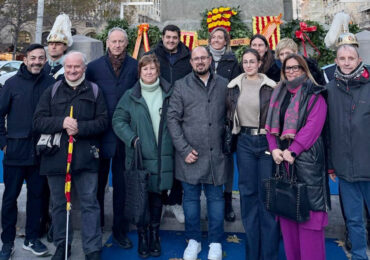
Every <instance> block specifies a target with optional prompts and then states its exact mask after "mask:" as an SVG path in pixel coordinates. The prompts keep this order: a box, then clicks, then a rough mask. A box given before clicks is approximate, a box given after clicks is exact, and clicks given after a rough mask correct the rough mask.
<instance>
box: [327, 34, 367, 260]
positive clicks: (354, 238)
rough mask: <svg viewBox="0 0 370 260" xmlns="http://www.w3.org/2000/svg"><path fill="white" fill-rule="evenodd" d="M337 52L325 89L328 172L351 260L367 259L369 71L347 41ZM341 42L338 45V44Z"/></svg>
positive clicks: (351, 38) (353, 47)
mask: <svg viewBox="0 0 370 260" xmlns="http://www.w3.org/2000/svg"><path fill="white" fill-rule="evenodd" d="M354 39H355V37H354V36H353V35H349V37H348V38H347V40H348V41H346V43H345V44H343V45H340V46H339V47H338V49H337V56H336V59H335V63H336V65H337V66H336V70H335V73H334V79H333V80H331V81H330V82H329V83H328V84H327V85H326V88H327V93H328V97H327V103H328V122H329V132H328V136H329V138H328V148H329V149H328V169H329V173H330V177H331V179H332V180H335V176H338V178H339V192H340V196H341V200H342V203H343V209H344V213H345V217H346V218H345V221H346V227H347V229H348V233H349V240H350V242H351V244H352V248H351V254H352V259H354V260H357V259H368V258H367V255H366V248H367V245H366V229H365V225H364V220H363V209H364V207H363V205H364V204H366V206H367V211H368V212H369V208H370V171H369V168H370V161H369V157H370V153H369V151H370V131H369V128H370V117H369V115H370V106H369V100H370V68H369V67H367V66H366V65H364V64H363V62H362V59H361V57H360V56H359V53H358V49H357V47H356V46H354V45H353V44H350V43H349V40H352V41H354ZM338 42H340V41H338Z"/></svg>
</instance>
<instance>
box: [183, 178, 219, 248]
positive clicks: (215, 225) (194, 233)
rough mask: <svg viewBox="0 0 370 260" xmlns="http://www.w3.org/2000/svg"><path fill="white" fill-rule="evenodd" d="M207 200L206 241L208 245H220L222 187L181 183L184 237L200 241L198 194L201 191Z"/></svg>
mask: <svg viewBox="0 0 370 260" xmlns="http://www.w3.org/2000/svg"><path fill="white" fill-rule="evenodd" d="M202 186H203V189H204V193H205V195H206V198H207V212H208V241H209V243H221V241H222V238H223V235H224V207H225V203H224V195H223V185H219V186H214V185H213V184H198V185H192V184H189V183H186V182H182V187H183V189H184V198H183V207H184V215H185V235H186V238H187V239H194V240H196V241H197V242H200V241H201V240H202V232H201V228H200V193H201V191H202Z"/></svg>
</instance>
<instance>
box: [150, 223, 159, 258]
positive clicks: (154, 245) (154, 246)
mask: <svg viewBox="0 0 370 260" xmlns="http://www.w3.org/2000/svg"><path fill="white" fill-rule="evenodd" d="M149 250H150V255H151V256H154V257H158V256H160V255H161V241H160V239H159V224H151V225H150V227H149Z"/></svg>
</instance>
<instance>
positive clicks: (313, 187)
mask: <svg viewBox="0 0 370 260" xmlns="http://www.w3.org/2000/svg"><path fill="white" fill-rule="evenodd" d="M320 94H321V95H325V89H324V88H323V87H321V86H316V85H314V84H313V83H312V82H311V81H310V80H307V81H306V82H304V83H303V85H302V97H301V101H300V104H299V113H298V128H297V133H298V132H299V131H300V129H301V128H302V127H304V125H305V122H306V120H307V117H308V110H309V109H310V108H309V107H308V104H309V100H310V99H311V97H312V95H320ZM312 105H315V104H314V103H312ZM276 141H277V143H278V144H279V147H281V145H280V138H279V137H276ZM293 166H294V172H295V174H296V176H297V181H298V182H301V183H305V184H306V185H307V193H308V203H309V208H310V210H312V211H324V212H327V211H328V210H329V209H330V207H331V205H330V190H329V184H328V176H327V174H326V167H325V147H324V141H323V137H322V136H320V137H319V138H318V139H317V140H316V142H315V143H314V144H313V145H312V146H311V147H310V148H309V149H308V150H306V151H303V152H302V153H301V154H300V155H299V156H297V158H295V160H294V164H293Z"/></svg>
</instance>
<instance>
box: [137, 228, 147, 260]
mask: <svg viewBox="0 0 370 260" xmlns="http://www.w3.org/2000/svg"><path fill="white" fill-rule="evenodd" d="M137 236H138V247H137V252H138V253H139V256H140V257H141V258H147V257H148V256H149V245H148V228H147V227H140V228H138V229H137Z"/></svg>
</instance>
